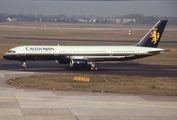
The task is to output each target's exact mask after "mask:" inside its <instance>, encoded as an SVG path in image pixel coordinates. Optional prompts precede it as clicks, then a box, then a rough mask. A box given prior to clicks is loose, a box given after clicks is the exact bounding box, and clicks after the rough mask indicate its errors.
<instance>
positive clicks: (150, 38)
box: [136, 20, 168, 47]
mask: <svg viewBox="0 0 177 120" xmlns="http://www.w3.org/2000/svg"><path fill="white" fill-rule="evenodd" d="M167 21H168V20H159V21H158V22H157V23H156V24H155V25H154V27H152V29H151V30H150V31H149V32H148V33H147V34H146V35H145V36H144V37H143V38H142V39H141V40H140V41H139V43H137V44H136V46H142V47H157V46H158V44H159V41H160V38H161V36H162V34H163V31H164V28H165V26H166V24H167Z"/></svg>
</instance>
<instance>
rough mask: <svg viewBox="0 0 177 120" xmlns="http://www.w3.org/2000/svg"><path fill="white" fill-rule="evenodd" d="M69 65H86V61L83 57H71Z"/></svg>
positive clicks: (77, 66) (78, 66)
mask: <svg viewBox="0 0 177 120" xmlns="http://www.w3.org/2000/svg"><path fill="white" fill-rule="evenodd" d="M70 66H71V67H76V68H80V67H88V61H87V60H83V59H71V62H70Z"/></svg>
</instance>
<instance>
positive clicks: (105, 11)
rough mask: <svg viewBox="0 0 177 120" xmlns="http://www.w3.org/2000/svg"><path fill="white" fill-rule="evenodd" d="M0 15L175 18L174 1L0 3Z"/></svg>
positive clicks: (5, 0)
mask: <svg viewBox="0 0 177 120" xmlns="http://www.w3.org/2000/svg"><path fill="white" fill-rule="evenodd" d="M0 13H15V14H23V13H25V14H28V13H39V14H44V15H50V14H52V15H58V14H65V15H67V16H73V15H76V16H80V15H86V16H88V15H95V16H117V15H118V16H120V15H126V14H131V13H138V14H144V15H145V16H149V15H150V16H151V15H155V16H174V17H177V0H156V1H153V0H151V1H149V0H147V1H146V0H141V1H136V0H134V1H131V0H129V1H82V0H81V1H73V0H71V1H59V0H0Z"/></svg>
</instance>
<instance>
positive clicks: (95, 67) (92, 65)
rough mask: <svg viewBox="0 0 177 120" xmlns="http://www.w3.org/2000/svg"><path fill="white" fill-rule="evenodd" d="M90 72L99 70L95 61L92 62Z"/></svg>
mask: <svg viewBox="0 0 177 120" xmlns="http://www.w3.org/2000/svg"><path fill="white" fill-rule="evenodd" d="M90 70H98V67H97V66H96V65H95V61H91V62H90Z"/></svg>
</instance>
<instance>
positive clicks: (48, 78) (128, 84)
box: [7, 74, 177, 96]
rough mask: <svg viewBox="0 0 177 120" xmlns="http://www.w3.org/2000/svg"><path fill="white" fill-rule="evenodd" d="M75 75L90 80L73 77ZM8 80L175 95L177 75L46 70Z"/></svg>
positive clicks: (54, 87)
mask: <svg viewBox="0 0 177 120" xmlns="http://www.w3.org/2000/svg"><path fill="white" fill-rule="evenodd" d="M75 76H80V77H87V78H90V82H83V81H74V80H73V78H74V77H75ZM7 83H8V84H11V85H14V86H19V87H25V88H36V89H47V90H64V91H87V92H110V93H121V94H146V95H159V96H163V95H167V96H176V95H177V78H171V77H140V76H123V75H86V74H82V75H78V74H46V75H38V76H29V77H28V76H27V77H23V78H17V79H13V80H8V81H7Z"/></svg>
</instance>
